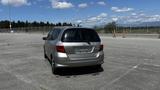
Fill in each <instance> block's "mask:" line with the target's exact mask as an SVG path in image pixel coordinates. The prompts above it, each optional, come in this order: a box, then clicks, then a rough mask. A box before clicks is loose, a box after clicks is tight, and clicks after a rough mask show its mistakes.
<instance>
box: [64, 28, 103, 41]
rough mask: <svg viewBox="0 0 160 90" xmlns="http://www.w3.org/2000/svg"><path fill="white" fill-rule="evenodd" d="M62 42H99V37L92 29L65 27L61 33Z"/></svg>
mask: <svg viewBox="0 0 160 90" xmlns="http://www.w3.org/2000/svg"><path fill="white" fill-rule="evenodd" d="M62 42H100V38H99V36H98V34H97V33H96V32H95V30H92V29H85V28H77V29H67V30H66V31H64V33H63V35H62Z"/></svg>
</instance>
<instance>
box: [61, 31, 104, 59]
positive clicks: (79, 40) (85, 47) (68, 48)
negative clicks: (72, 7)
mask: <svg viewBox="0 0 160 90" xmlns="http://www.w3.org/2000/svg"><path fill="white" fill-rule="evenodd" d="M62 42H63V45H64V48H65V52H66V54H67V55H68V57H69V59H70V60H86V59H89V60H92V59H95V58H97V53H98V52H99V49H100V44H101V43H100V38H99V36H98V34H97V33H96V32H95V31H94V30H92V29H84V28H76V29H75V28H73V29H67V30H65V31H64V33H63V35H62Z"/></svg>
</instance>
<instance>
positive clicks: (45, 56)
mask: <svg viewBox="0 0 160 90" xmlns="http://www.w3.org/2000/svg"><path fill="white" fill-rule="evenodd" d="M45 52H46V50H45V48H44V58H45V59H47V55H46V53H45Z"/></svg>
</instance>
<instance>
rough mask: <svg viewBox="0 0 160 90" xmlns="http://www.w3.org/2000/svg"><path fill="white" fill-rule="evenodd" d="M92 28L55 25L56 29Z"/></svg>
mask: <svg viewBox="0 0 160 90" xmlns="http://www.w3.org/2000/svg"><path fill="white" fill-rule="evenodd" d="M77 28H79V29H92V28H86V27H74V26H61V27H54V29H61V30H67V29H77Z"/></svg>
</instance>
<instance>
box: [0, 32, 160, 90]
mask: <svg viewBox="0 0 160 90" xmlns="http://www.w3.org/2000/svg"><path fill="white" fill-rule="evenodd" d="M43 36H45V35H42V34H25V33H18V34H16V33H1V34H0V90H160V39H153V38H134V37H132V38H121V37H118V38H112V37H107V36H103V37H101V39H102V41H103V44H104V53H105V58H104V64H103V65H102V66H103V68H102V69H97V68H95V67H82V68H71V69H63V70H60V72H59V74H57V75H53V74H52V71H51V66H50V63H49V62H48V61H47V60H46V59H44V58H43V43H44V41H43V40H42V37H43Z"/></svg>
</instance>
